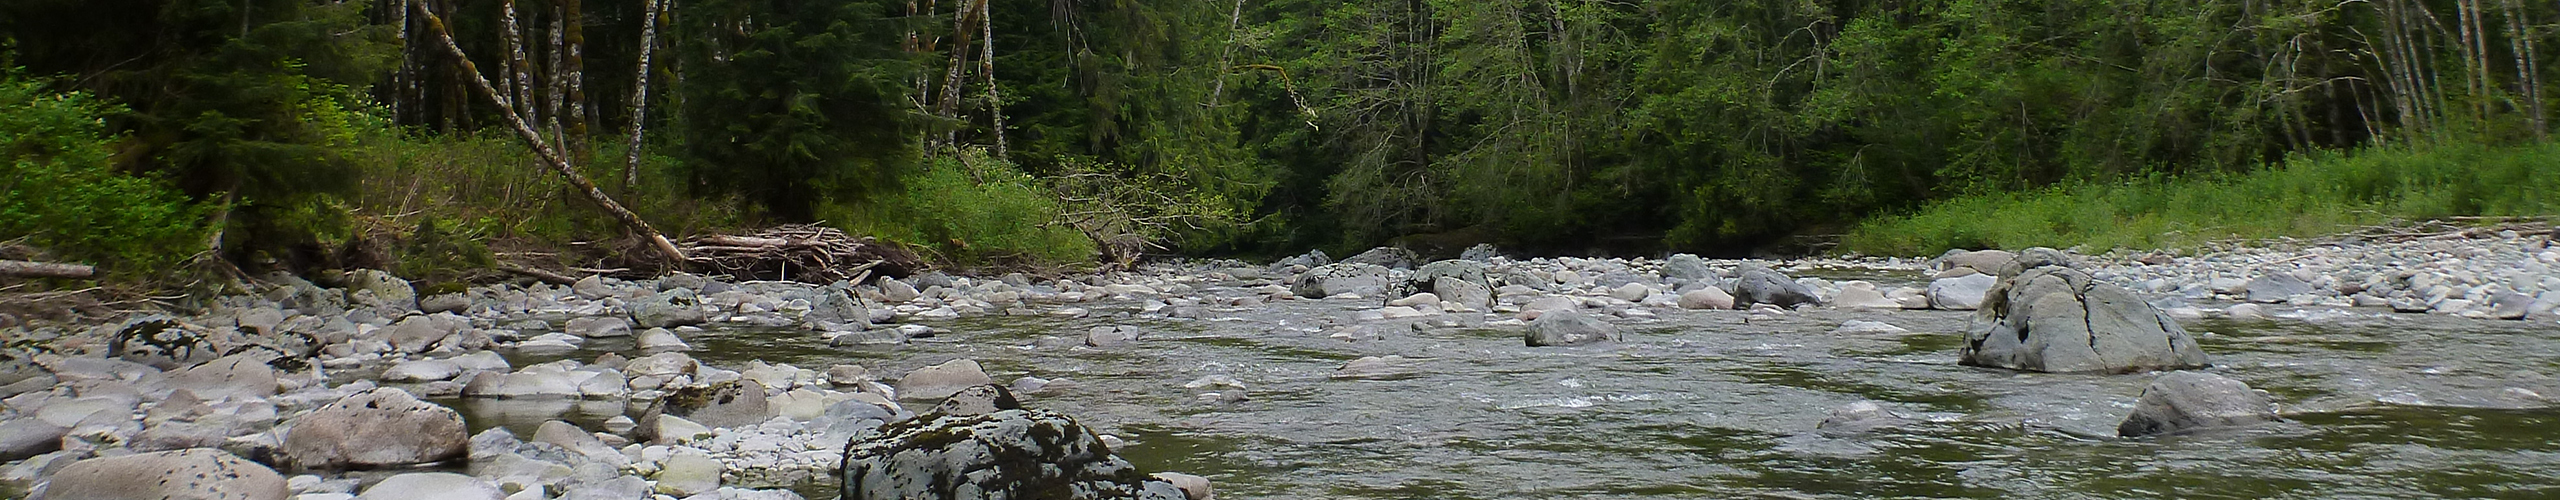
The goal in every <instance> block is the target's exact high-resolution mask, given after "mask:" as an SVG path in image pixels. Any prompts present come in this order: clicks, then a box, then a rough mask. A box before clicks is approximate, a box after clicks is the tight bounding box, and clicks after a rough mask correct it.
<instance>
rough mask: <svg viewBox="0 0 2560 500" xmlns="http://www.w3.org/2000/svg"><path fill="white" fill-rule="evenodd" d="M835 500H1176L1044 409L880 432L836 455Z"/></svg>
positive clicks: (1170, 490) (1171, 490)
mask: <svg viewBox="0 0 2560 500" xmlns="http://www.w3.org/2000/svg"><path fill="white" fill-rule="evenodd" d="M843 464H844V466H843V469H842V473H843V480H844V486H843V495H844V498H845V500H889V499H897V500H914V499H942V500H963V499H970V500H975V499H990V500H991V499H1007V498H1040V499H1053V500H1087V499H1147V500H1185V499H1187V498H1188V496H1187V495H1186V494H1185V493H1184V492H1183V490H1182V489H1181V488H1179V487H1177V486H1174V485H1173V484H1172V483H1169V482H1166V481H1163V480H1158V479H1154V478H1151V477H1148V476H1147V474H1146V473H1145V472H1143V471H1140V470H1138V468H1137V467H1136V466H1134V465H1130V464H1129V462H1128V461H1127V460H1123V459H1121V458H1120V457H1119V456H1118V455H1114V454H1112V453H1111V449H1110V448H1109V447H1108V446H1105V445H1103V443H1102V440H1101V439H1100V438H1099V437H1097V436H1095V435H1094V433H1093V431H1091V430H1089V429H1086V428H1085V427H1084V425H1082V424H1079V423H1077V422H1076V421H1075V419H1072V418H1068V417H1067V416H1066V415H1061V414H1058V413H1054V412H1049V411H1044V410H1001V411H996V412H993V413H986V414H980V415H943V416H937V417H933V418H929V419H928V418H916V419H909V420H906V421H903V422H898V423H893V424H889V425H887V426H883V427H881V428H880V429H879V431H878V432H877V433H874V434H871V435H870V436H868V437H866V438H864V439H862V440H859V441H854V442H852V443H849V444H847V445H846V446H845V450H844V461H843Z"/></svg>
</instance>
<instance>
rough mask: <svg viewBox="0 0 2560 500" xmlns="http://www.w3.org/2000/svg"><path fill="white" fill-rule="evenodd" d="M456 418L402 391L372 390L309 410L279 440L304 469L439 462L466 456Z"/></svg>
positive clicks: (466, 438)
mask: <svg viewBox="0 0 2560 500" xmlns="http://www.w3.org/2000/svg"><path fill="white" fill-rule="evenodd" d="M465 432H466V430H465V427H464V426H463V425H462V414H461V413H457V412H454V411H453V409H452V408H446V407H444V406H441V405H437V404H435V403H429V402H425V401H419V400H418V398H416V397H412V396H410V395H409V393H408V392H407V391H402V390H399V389H392V388H387V387H386V388H375V389H373V390H370V391H365V392H360V393H356V394H355V395H352V396H347V397H346V398H344V399H339V400H337V401H336V402H332V403H329V404H328V405H326V406H322V407H320V409H318V410H312V411H311V413H309V414H306V415H303V416H302V417H301V418H299V419H295V420H294V423H293V429H292V430H290V431H287V432H286V433H285V436H284V451H285V455H286V456H288V457H291V458H292V459H293V463H295V464H296V465H300V466H302V467H306V468H321V469H334V468H366V467H383V466H394V465H412V464H425V463H434V462H442V461H445V460H451V459H456V458H462V457H463V456H464V455H465V454H466V453H468V452H469V451H470V450H469V447H470V446H469V445H470V440H471V437H470V435H468V434H466V433H465Z"/></svg>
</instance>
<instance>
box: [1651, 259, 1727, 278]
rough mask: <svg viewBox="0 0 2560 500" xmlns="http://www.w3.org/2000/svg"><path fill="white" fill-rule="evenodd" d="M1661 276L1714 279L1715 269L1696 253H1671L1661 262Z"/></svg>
mask: <svg viewBox="0 0 2560 500" xmlns="http://www.w3.org/2000/svg"><path fill="white" fill-rule="evenodd" d="M1662 277H1665V278H1672V279H1684V280H1691V281H1698V280H1709V279H1715V278H1716V277H1717V276H1716V270H1715V268H1713V267H1708V266H1707V260H1706V259H1701V258H1698V256H1696V255H1689V254H1685V253H1683V254H1673V255H1672V256H1671V258H1670V259H1667V260H1664V261H1663V262H1662Z"/></svg>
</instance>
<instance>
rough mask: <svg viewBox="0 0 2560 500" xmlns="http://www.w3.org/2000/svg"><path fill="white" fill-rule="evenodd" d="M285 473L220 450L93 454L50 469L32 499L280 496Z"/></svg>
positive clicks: (252, 499)
mask: <svg viewBox="0 0 2560 500" xmlns="http://www.w3.org/2000/svg"><path fill="white" fill-rule="evenodd" d="M286 495H287V491H286V489H285V484H284V476H280V475H277V474H276V471H275V470H274V469H268V468H267V466H264V465H258V464H257V463H256V462H250V461H248V460H242V459H240V457H237V456H233V455H232V454H230V453H225V452H223V451H222V450H215V449H208V448H194V449H186V450H175V451H162V452H154V453H141V454H134V455H124V456H118V457H106V458H93V459H88V460H81V461H79V462H73V463H72V464H71V465H69V466H65V467H63V468H62V471H60V472H56V473H54V474H53V478H52V479H51V480H49V481H47V482H46V483H45V484H44V486H43V487H40V488H38V489H37V490H36V491H35V494H34V495H31V496H28V497H27V498H29V499H31V500H43V499H56V500H284V498H285V496H286Z"/></svg>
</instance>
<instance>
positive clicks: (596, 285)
mask: <svg viewBox="0 0 2560 500" xmlns="http://www.w3.org/2000/svg"><path fill="white" fill-rule="evenodd" d="M569 292H570V293H575V294H577V295H578V298H582V299H587V300H597V299H602V298H605V297H612V296H613V287H611V286H607V285H605V284H604V277H603V276H587V277H584V278H578V281H577V282H576V283H570V284H569Z"/></svg>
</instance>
